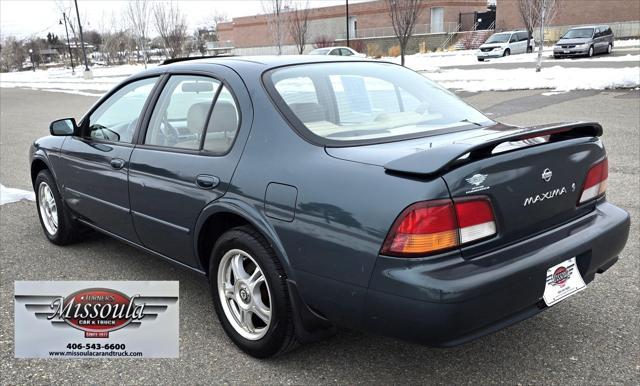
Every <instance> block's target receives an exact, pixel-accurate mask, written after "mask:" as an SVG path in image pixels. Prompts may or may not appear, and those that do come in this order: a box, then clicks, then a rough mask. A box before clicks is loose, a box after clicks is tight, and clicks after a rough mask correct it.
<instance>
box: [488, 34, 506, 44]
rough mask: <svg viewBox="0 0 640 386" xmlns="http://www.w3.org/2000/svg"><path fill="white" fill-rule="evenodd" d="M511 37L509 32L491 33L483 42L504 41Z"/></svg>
mask: <svg viewBox="0 0 640 386" xmlns="http://www.w3.org/2000/svg"><path fill="white" fill-rule="evenodd" d="M510 38H511V33H504V34H493V35H491V37H490V38H489V39H487V41H486V42H485V43H506V42H508V41H509V39H510Z"/></svg>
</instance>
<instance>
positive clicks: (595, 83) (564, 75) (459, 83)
mask: <svg viewBox="0 0 640 386" xmlns="http://www.w3.org/2000/svg"><path fill="white" fill-rule="evenodd" d="M425 76H427V77H428V78H429V79H432V80H434V81H436V82H438V83H440V84H441V85H442V86H444V87H446V88H448V89H455V90H464V91H471V92H478V91H503V90H533V89H551V90H554V91H571V90H605V89H615V88H634V87H638V86H640V71H639V70H638V67H624V68H563V67H561V66H554V67H547V68H543V69H542V71H541V72H535V70H533V69H530V68H517V69H512V70H498V69H474V70H472V71H470V70H457V69H455V70H442V71H441V72H439V73H429V74H426V75H425Z"/></svg>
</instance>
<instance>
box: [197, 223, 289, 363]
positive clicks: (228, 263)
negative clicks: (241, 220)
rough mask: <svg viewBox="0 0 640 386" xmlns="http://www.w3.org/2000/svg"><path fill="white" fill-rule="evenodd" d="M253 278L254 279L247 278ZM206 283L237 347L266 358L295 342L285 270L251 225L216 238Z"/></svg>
mask: <svg viewBox="0 0 640 386" xmlns="http://www.w3.org/2000/svg"><path fill="white" fill-rule="evenodd" d="M257 269H259V270H260V271H261V273H262V278H259V277H260V275H259V274H256V270H257ZM236 272H237V275H236ZM253 277H258V278H259V279H258V280H255V281H252V280H251V279H252V278H253ZM209 282H210V285H211V294H212V297H213V305H214V307H215V310H216V313H217V314H218V319H220V323H221V324H222V328H223V329H224V331H225V332H226V333H227V335H228V336H229V338H230V339H231V340H232V341H233V342H234V343H235V344H236V345H237V346H238V347H239V348H240V349H241V350H242V351H244V352H245V353H247V354H249V355H251V356H253V357H256V358H269V357H274V356H278V355H282V354H284V353H286V352H288V351H290V350H292V349H293V348H295V347H296V346H297V341H296V339H295V334H294V329H293V321H292V316H291V312H292V311H291V304H290V301H289V293H288V290H287V283H286V274H285V272H284V270H283V268H282V265H281V264H280V262H279V261H278V258H277V256H276V255H275V253H274V252H273V250H272V249H271V247H270V246H269V244H268V243H267V241H266V240H265V239H264V237H262V235H261V234H259V233H258V232H256V231H255V230H254V229H253V228H251V227H248V226H240V227H236V228H233V229H231V230H229V231H227V232H226V233H224V234H223V235H222V236H221V237H220V238H219V239H218V240H217V241H216V243H215V245H214V247H213V251H212V252H211V259H210V262H209ZM254 282H257V283H258V284H255V285H254V284H252V283H254ZM243 291H244V293H243ZM265 291H266V293H265ZM267 302H268V303H269V304H268V305H267V304H266V303H267ZM251 310H252V311H251ZM265 310H268V311H269V314H268V321H265V320H264V318H265V317H266V315H267V313H266V312H265ZM254 311H256V312H254ZM257 311H260V312H257ZM259 314H262V316H260V315H259Z"/></svg>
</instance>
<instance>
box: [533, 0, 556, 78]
mask: <svg viewBox="0 0 640 386" xmlns="http://www.w3.org/2000/svg"><path fill="white" fill-rule="evenodd" d="M535 1H536V3H537V7H536V9H537V10H538V25H539V26H540V45H539V46H538V63H537V64H536V72H540V70H541V69H542V46H543V44H544V24H545V23H546V22H547V21H549V20H551V19H553V17H554V16H555V14H556V12H557V11H558V0H535Z"/></svg>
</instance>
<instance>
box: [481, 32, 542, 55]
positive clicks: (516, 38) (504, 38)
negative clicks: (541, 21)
mask: <svg viewBox="0 0 640 386" xmlns="http://www.w3.org/2000/svg"><path fill="white" fill-rule="evenodd" d="M527 37H528V32H527V31H507V32H499V33H495V34H493V35H491V36H490V37H489V39H487V41H485V42H484V43H483V44H482V45H481V46H480V48H478V51H477V52H476V56H477V57H478V60H479V61H480V62H482V61H483V60H485V59H488V58H499V57H501V56H509V55H514V54H524V53H527V52H533V47H534V44H533V39H531V40H530V42H529V47H527Z"/></svg>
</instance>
